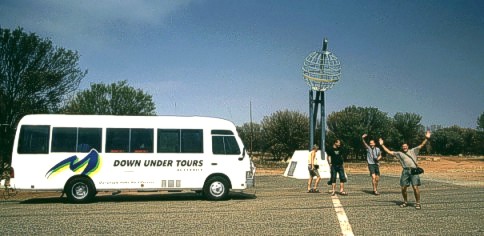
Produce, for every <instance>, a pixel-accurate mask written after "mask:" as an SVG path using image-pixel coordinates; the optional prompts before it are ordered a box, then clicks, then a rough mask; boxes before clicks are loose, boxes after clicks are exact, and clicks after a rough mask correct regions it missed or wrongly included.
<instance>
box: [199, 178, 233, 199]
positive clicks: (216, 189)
mask: <svg viewBox="0 0 484 236" xmlns="http://www.w3.org/2000/svg"><path fill="white" fill-rule="evenodd" d="M203 193H204V195H205V197H206V198H207V199H208V200H215V201H217V200H224V199H226V198H227V196H228V194H229V183H228V181H227V179H226V178H224V177H221V176H214V177H210V178H209V179H208V180H207V182H205V187H204V188H203Z"/></svg>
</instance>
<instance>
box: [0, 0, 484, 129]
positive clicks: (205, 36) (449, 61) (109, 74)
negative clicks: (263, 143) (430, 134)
mask: <svg viewBox="0 0 484 236" xmlns="http://www.w3.org/2000/svg"><path fill="white" fill-rule="evenodd" d="M482 12H484V1H480V0H462V1H457V0H455V1H449V0H439V1H432V0H425V1H421V0H409V1H396V0H389V1H388V0H385V1H373V0H371V1H336V0H335V1H326V0H319V1H317V0H314V1H313V0H303V1H296V0H291V1H289V0H247V1H235V0H173V1H172V0H170V1H155V0H153V1H142V0H124V1H120V0H106V1H102V0H83V1H75V0H64V1H60V0H44V1H37V0H1V1H0V26H1V27H2V28H11V29H14V28H16V27H18V26H20V27H22V28H23V29H24V31H26V32H33V33H36V34H37V35H39V36H41V37H44V38H49V39H50V40H51V41H52V42H53V43H54V44H55V45H57V46H59V47H64V48H67V49H71V50H75V51H78V52H79V54H80V55H81V58H80V67H81V69H87V70H88V71H89V72H88V74H87V76H86V77H85V78H84V80H83V82H82V83H81V89H86V88H88V87H89V85H90V83H99V82H102V83H112V82H117V81H121V80H127V81H128V83H129V85H131V86H133V87H135V88H140V89H142V90H143V91H145V92H146V93H149V94H151V95H152V96H153V100H154V102H155V104H156V108H157V113H158V114H159V115H201V116H215V117H221V118H226V119H229V120H231V121H233V122H234V123H235V124H236V125H242V124H243V123H245V122H249V121H250V115H249V114H250V113H249V111H250V109H249V104H250V103H252V114H253V115H252V116H253V121H254V122H260V121H261V120H262V118H263V117H264V116H269V115H271V114H272V113H274V112H276V111H279V110H285V109H288V110H290V111H299V112H302V113H305V114H307V113H308V112H309V111H308V109H309V108H308V107H309V105H308V89H309V88H308V86H307V85H306V83H305V81H304V80H303V77H302V70H301V67H302V64H303V62H304V59H305V58H306V56H308V55H309V54H310V53H311V52H313V51H317V50H320V49H321V47H322V40H323V38H324V37H326V38H328V40H329V51H331V52H332V53H334V54H335V55H336V56H337V57H338V58H339V59H340V61H341V64H342V78H341V80H340V82H339V83H338V84H337V85H336V86H334V87H333V88H332V89H331V90H329V91H327V92H326V114H330V113H332V112H335V111H340V110H342V109H344V108H345V107H347V106H350V105H356V106H362V107H376V108H378V109H380V110H381V111H383V112H387V113H388V114H389V116H393V115H394V114H395V113H396V112H413V113H417V114H420V115H421V116H422V117H423V119H422V123H423V124H424V125H426V126H429V125H433V124H437V125H444V126H450V125H459V126H462V127H469V128H475V127H476V121H477V118H478V116H479V115H480V114H481V113H482V112H484V43H483V42H484V14H482Z"/></svg>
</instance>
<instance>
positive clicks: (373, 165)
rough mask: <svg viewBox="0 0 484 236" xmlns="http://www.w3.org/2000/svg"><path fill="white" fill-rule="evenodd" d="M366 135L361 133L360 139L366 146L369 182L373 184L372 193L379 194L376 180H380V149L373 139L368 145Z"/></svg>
mask: <svg viewBox="0 0 484 236" xmlns="http://www.w3.org/2000/svg"><path fill="white" fill-rule="evenodd" d="M367 136H368V135H366V134H363V136H361V139H362V140H363V144H364V145H365V147H366V161H367V162H368V170H369V171H370V176H371V183H372V185H373V194H375V195H380V193H379V192H378V182H379V181H380V163H379V162H378V161H380V159H381V151H380V149H379V148H378V147H375V140H373V139H372V140H370V145H368V144H367V143H366V141H365V138H366V137H367Z"/></svg>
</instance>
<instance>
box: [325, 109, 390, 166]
mask: <svg viewBox="0 0 484 236" xmlns="http://www.w3.org/2000/svg"><path fill="white" fill-rule="evenodd" d="M326 123H327V126H328V137H329V138H328V141H331V140H334V139H340V140H341V141H342V142H343V144H344V145H343V146H342V149H343V151H345V152H346V153H348V155H349V157H356V158H358V157H360V158H363V157H364V148H363V144H362V141H361V135H362V134H364V133H366V134H368V136H369V138H370V139H375V140H377V139H378V138H380V137H388V138H387V139H386V140H388V143H393V142H394V140H393V139H391V138H389V137H393V135H390V134H391V133H392V130H393V129H392V125H391V119H390V118H389V117H388V115H387V113H385V112H382V111H380V110H378V109H377V108H374V107H356V106H349V107H346V108H344V109H343V110H342V111H338V112H333V113H331V114H329V115H328V118H327V121H326ZM331 144H332V142H326V145H327V146H328V145H331Z"/></svg>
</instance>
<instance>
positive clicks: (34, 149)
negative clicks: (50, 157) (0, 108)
mask: <svg viewBox="0 0 484 236" xmlns="http://www.w3.org/2000/svg"><path fill="white" fill-rule="evenodd" d="M49 134H50V126H48V125H22V127H20V137H19V141H18V149H17V152H18V153H19V154H47V153H49Z"/></svg>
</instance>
